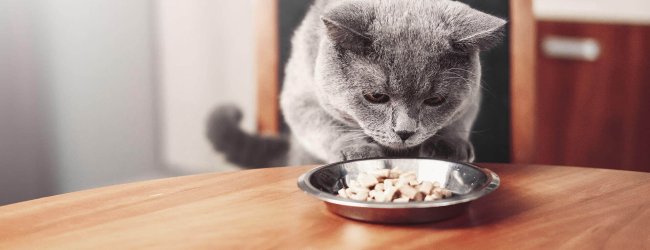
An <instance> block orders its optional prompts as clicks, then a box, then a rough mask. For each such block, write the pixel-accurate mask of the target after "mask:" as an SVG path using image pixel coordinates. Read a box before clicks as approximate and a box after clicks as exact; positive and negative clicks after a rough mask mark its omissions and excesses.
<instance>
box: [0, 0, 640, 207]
mask: <svg viewBox="0 0 650 250" xmlns="http://www.w3.org/2000/svg"><path fill="white" fill-rule="evenodd" d="M309 2H310V1H306V0H305V1H301V0H243V1H227V0H0V205H1V204H8V203H13V202H18V201H23V200H27V199H34V198H38V197H43V196H48V195H54V194H60V193H65V192H72V191H77V190H82V189H88V188H94V187H99V186H105V185H112V184H119V183H125V182H132V181H139V180H146V179H153V178H163V177H171V176H177V175H187V174H194V173H204V172H218V171H231V170H237V169H239V168H238V167H236V166H233V165H231V164H228V163H227V162H225V160H224V159H223V157H222V156H220V155H219V154H217V153H216V152H214V151H213V150H212V148H211V147H210V144H209V143H208V141H207V140H206V138H205V123H206V119H207V115H208V114H209V112H210V111H211V110H212V109H213V108H214V107H215V106H217V105H219V104H221V103H235V104H237V105H239V106H240V107H241V108H242V109H243V111H244V113H245V118H244V121H243V124H242V125H243V126H244V128H245V129H246V130H248V131H250V132H255V131H257V130H258V129H260V130H268V127H264V126H266V125H264V124H268V121H270V122H271V123H273V122H276V123H277V124H278V125H277V128H275V129H271V130H276V131H275V132H280V133H283V132H287V131H286V126H284V125H283V124H282V121H281V117H279V115H278V113H277V112H276V111H273V110H272V109H271V111H268V110H266V108H267V107H269V105H260V103H261V100H263V99H264V100H265V101H269V100H270V102H277V99H276V98H277V94H276V92H274V91H277V89H279V85H280V82H281V79H282V68H283V64H284V63H285V62H286V59H287V57H288V55H289V49H290V46H289V42H288V41H289V38H290V37H291V33H292V31H293V29H294V28H295V26H296V25H297V24H298V23H299V22H300V20H301V19H302V16H303V15H304V13H305V11H306V8H307V6H308V5H309ZM463 2H466V3H468V4H470V5H471V6H473V7H475V8H478V9H481V10H483V11H486V12H488V13H491V14H494V15H497V16H501V17H504V18H507V19H510V18H509V17H510V16H511V14H512V13H511V12H512V11H515V10H514V9H511V8H512V6H513V5H512V3H509V1H508V0H491V1H484V0H483V1H478V0H476V1H463ZM527 2H530V8H531V9H532V12H531V13H528V14H525V13H524V14H523V16H524V17H525V18H529V19H530V20H531V21H532V22H533V24H534V28H535V29H533V30H535V32H532V30H531V33H530V34H526V33H524V34H523V37H524V38H521V37H522V36H513V35H512V34H510V33H509V35H508V39H506V41H505V42H504V44H502V45H501V46H500V47H498V48H497V49H495V50H493V51H491V52H488V53H486V54H485V55H483V59H482V60H483V64H484V69H483V71H484V73H483V74H484V79H483V85H484V87H485V89H486V90H485V92H484V96H485V100H484V103H483V107H482V108H483V110H482V113H481V115H480V118H479V121H477V124H476V127H475V130H476V133H475V134H474V135H473V137H472V140H473V142H474V144H475V145H476V147H477V154H478V161H479V162H533V163H547V164H562V165H583V166H594V167H606V168H618V169H629V170H637V171H650V167H648V166H650V165H649V164H650V154H647V153H645V151H646V150H648V149H650V148H649V147H648V144H649V143H648V141H649V140H650V134H649V133H650V132H648V131H649V130H650V126H649V125H650V118H648V117H649V116H648V115H650V112H649V111H647V110H646V109H647V108H649V107H650V102H649V101H648V100H650V98H647V96H650V90H649V89H650V88H648V87H650V83H649V81H650V73H649V72H650V71H649V70H648V69H650V11H648V10H650V1H647V0H618V1H614V0H533V1H527ZM269 6H271V7H269ZM274 17H275V18H274ZM266 21H269V22H266ZM510 24H512V21H511V22H510ZM269 27H270V29H269ZM526 37H528V38H526ZM512 39H515V40H512ZM517 39H530V40H531V41H532V42H533V43H534V47H533V49H532V50H531V53H532V54H533V55H535V59H534V60H533V62H534V63H533V64H531V65H530V66H531V67H533V68H534V71H533V72H531V73H530V76H531V79H533V80H531V81H530V82H524V83H516V82H514V81H513V80H512V79H511V76H512V75H511V74H512V72H511V66H512V64H515V63H514V62H512V63H511V61H510V59H511V56H512V51H511V47H510V45H511V44H510V43H511V42H512V41H518V40H517ZM269 58H271V59H273V60H276V61H272V63H271V64H268V63H265V62H266V61H265V60H267V59H269ZM274 58H275V59H274ZM274 62H275V63H274ZM513 79H514V78H513ZM532 82H535V84H534V85H531V84H530V83H532ZM269 84H271V85H272V86H275V87H274V88H271V90H267V89H266V88H267V87H268V86H269ZM515 84H522V85H515ZM527 84H528V85H527ZM529 85H530V86H529ZM260 86H265V87H260ZM513 86H529V89H528V90H526V95H523V94H520V93H519V92H512V93H511V91H515V90H517V91H519V90H520V88H519V87H517V88H515V87H513ZM522 93H523V92H522ZM531 93H532V94H531ZM530 96H534V100H535V102H534V104H535V105H534V106H533V108H532V109H530V110H532V111H534V112H531V113H526V114H524V116H522V115H521V114H520V113H521V112H519V113H517V112H515V113H512V110H513V108H514V109H516V108H517V107H518V106H517V105H519V103H522V100H520V99H522V98H523V99H524V100H523V103H524V104H526V103H527V99H529V97H530ZM518 98H519V99H518ZM513 105H515V107H513ZM271 106H272V105H271ZM260 107H261V108H260ZM262 109H264V110H262ZM269 116H270V117H271V118H268V117H269ZM273 117H275V118H273ZM278 117H279V118H278ZM522 117H523V118H522ZM269 119H270V120H269ZM520 119H523V120H524V122H523V123H522V122H519V120H520ZM261 120H264V121H265V122H261ZM531 120H532V121H534V122H530V121H531ZM513 124H514V125H513ZM517 124H529V125H530V124H532V125H530V126H523V127H521V126H519V127H517V126H518V125H517ZM272 127H273V126H272ZM513 128H515V129H513ZM517 131H524V134H525V135H523V136H524V137H523V138H525V141H526V143H528V146H527V147H526V148H525V150H526V151H527V153H525V154H520V153H518V152H520V151H517V150H518V148H519V146H518V145H521V141H520V139H518V138H520V137H521V136H522V135H521V133H519V132H517ZM526 138H528V139H530V138H533V139H530V140H528V139H526ZM524 144H525V143H524ZM531 145H532V146H531ZM513 152H515V154H513ZM522 155H523V156H522Z"/></svg>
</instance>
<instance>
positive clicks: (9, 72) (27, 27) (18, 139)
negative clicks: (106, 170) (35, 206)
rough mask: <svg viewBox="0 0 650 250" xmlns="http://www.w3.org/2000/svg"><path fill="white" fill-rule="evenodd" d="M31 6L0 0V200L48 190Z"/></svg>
mask: <svg viewBox="0 0 650 250" xmlns="http://www.w3.org/2000/svg"><path fill="white" fill-rule="evenodd" d="M34 6H35V5H34V4H33V2H32V1H23V0H0V205H1V204H6V203H12V202H16V201H21V200H25V199H31V198H35V197H40V196H44V195H48V194H51V193H52V192H53V190H52V185H53V183H52V180H51V178H49V176H50V174H51V172H52V169H51V167H52V162H51V158H50V157H49V154H48V152H47V148H48V147H47V146H48V145H47V143H46V142H47V137H48V135H47V134H46V129H47V126H46V125H44V124H45V123H46V120H45V117H44V114H45V112H44V106H45V102H44V100H43V97H44V94H45V93H44V92H43V91H42V89H43V88H42V83H41V82H40V80H41V77H42V75H41V74H40V72H39V69H40V65H39V60H38V59H39V58H38V56H37V54H36V44H35V40H36V38H37V36H38V34H37V33H36V30H35V25H36V22H35V20H34V18H35V17H36V16H37V13H36V12H35V11H34V8H33V7H34Z"/></svg>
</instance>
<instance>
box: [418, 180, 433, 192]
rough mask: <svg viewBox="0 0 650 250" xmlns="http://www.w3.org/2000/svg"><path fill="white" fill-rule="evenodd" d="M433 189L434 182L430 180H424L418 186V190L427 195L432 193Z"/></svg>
mask: <svg viewBox="0 0 650 250" xmlns="http://www.w3.org/2000/svg"><path fill="white" fill-rule="evenodd" d="M431 190H433V183H431V182H430V181H423V182H422V184H421V185H420V186H419V187H418V191H420V192H422V193H424V194H426V195H429V194H431Z"/></svg>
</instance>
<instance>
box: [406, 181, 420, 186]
mask: <svg viewBox="0 0 650 250" xmlns="http://www.w3.org/2000/svg"><path fill="white" fill-rule="evenodd" d="M419 184H420V182H419V181H417V180H410V181H409V185H411V186H417V185H419Z"/></svg>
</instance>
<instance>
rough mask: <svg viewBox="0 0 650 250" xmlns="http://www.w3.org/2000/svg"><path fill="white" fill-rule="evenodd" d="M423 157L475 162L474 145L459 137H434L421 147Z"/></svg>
mask: <svg viewBox="0 0 650 250" xmlns="http://www.w3.org/2000/svg"><path fill="white" fill-rule="evenodd" d="M420 156H421V157H432V158H438V159H446V160H452V161H462V162H473V161H474V146H472V143H470V142H468V141H467V140H465V139H462V138H458V137H449V138H440V137H436V138H432V139H429V140H428V141H426V142H424V143H423V144H422V146H421V147H420Z"/></svg>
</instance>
